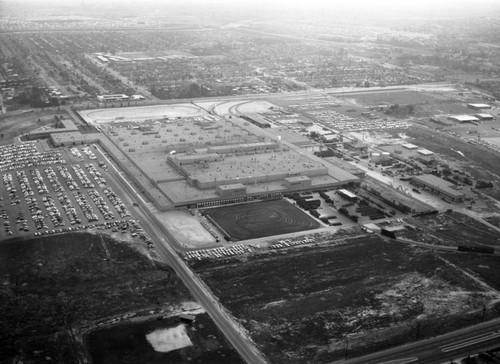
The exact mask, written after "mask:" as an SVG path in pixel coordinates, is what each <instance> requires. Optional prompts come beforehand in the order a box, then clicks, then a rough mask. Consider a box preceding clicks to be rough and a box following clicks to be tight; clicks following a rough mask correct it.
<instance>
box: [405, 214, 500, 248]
mask: <svg viewBox="0 0 500 364" xmlns="http://www.w3.org/2000/svg"><path fill="white" fill-rule="evenodd" d="M413 220H414V221H415V222H416V223H417V224H418V225H412V220H411V219H409V220H408V222H409V224H410V225H412V226H413V227H414V229H408V230H406V231H405V232H404V233H403V234H402V237H405V238H407V239H411V240H415V241H419V242H422V243H428V244H436V245H446V246H459V245H475V246H478V245H479V246H482V245H487V246H493V247H496V248H497V249H498V248H499V247H500V234H499V233H498V232H497V231H496V230H494V229H492V228H490V227H489V226H486V225H484V224H481V223H480V222H479V221H477V220H474V219H472V218H471V217H469V216H466V215H463V214H461V213H458V212H452V213H442V214H438V215H426V216H417V217H414V218H413Z"/></svg>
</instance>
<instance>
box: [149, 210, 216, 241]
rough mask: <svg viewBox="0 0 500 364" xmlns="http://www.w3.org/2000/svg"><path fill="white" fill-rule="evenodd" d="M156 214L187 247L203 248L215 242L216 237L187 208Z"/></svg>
mask: <svg viewBox="0 0 500 364" xmlns="http://www.w3.org/2000/svg"><path fill="white" fill-rule="evenodd" d="M156 216H157V217H158V219H159V220H160V221H161V222H163V223H164V224H165V226H166V227H167V229H168V231H170V232H171V233H172V235H173V236H175V238H176V239H177V241H178V242H179V243H180V244H181V245H182V246H184V247H185V248H190V249H201V248H206V247H208V246H210V245H213V244H214V243H215V238H214V237H213V236H212V235H211V234H210V233H209V232H208V231H207V229H205V228H204V227H203V226H202V225H201V224H200V223H199V222H198V220H196V219H195V217H194V216H192V215H191V214H190V213H189V212H188V211H186V210H178V211H168V212H158V213H157V214H156Z"/></svg>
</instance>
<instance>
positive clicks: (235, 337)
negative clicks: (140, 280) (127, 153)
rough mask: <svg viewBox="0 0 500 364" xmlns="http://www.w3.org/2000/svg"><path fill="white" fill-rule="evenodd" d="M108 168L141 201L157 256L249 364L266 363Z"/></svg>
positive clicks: (144, 222) (164, 231) (148, 212)
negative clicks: (168, 266)
mask: <svg viewBox="0 0 500 364" xmlns="http://www.w3.org/2000/svg"><path fill="white" fill-rule="evenodd" d="M103 155H104V154H103ZM105 158H106V157H105ZM106 159H107V158H106ZM108 164H109V165H110V166H111V167H112V169H114V171H115V172H116V174H117V181H118V182H119V183H120V185H121V187H122V188H123V189H124V190H125V191H127V192H128V194H129V195H130V196H134V200H136V199H138V200H139V201H140V203H138V204H137V206H134V209H135V212H136V216H139V220H140V221H141V223H142V226H143V228H144V230H145V231H146V232H147V233H148V235H149V236H150V238H151V240H153V242H154V243H155V246H156V250H157V253H158V254H159V255H160V256H161V258H162V259H163V261H164V262H166V263H168V264H169V265H170V266H171V267H172V268H173V269H174V271H175V272H176V273H177V275H178V276H179V277H180V278H181V280H182V281H183V283H184V284H185V285H186V287H187V288H188V289H189V290H190V291H191V293H192V294H193V296H194V297H195V298H196V300H197V301H198V302H199V303H200V304H201V305H202V306H203V308H204V309H205V310H206V311H207V312H208V314H209V315H210V317H211V318H212V319H213V320H214V322H215V324H216V325H217V326H218V327H219V329H220V330H221V331H222V333H223V334H224V335H225V336H226V338H227V339H228V340H229V342H230V343H231V344H232V345H233V347H234V348H235V349H236V350H237V351H238V353H239V354H240V355H241V357H242V358H243V359H244V360H245V361H246V362H247V363H251V364H260V363H266V360H265V359H264V357H263V356H262V354H261V353H260V352H259V351H258V350H257V348H256V347H255V345H254V343H253V342H252V341H250V339H249V338H248V337H246V335H244V334H243V333H242V332H241V330H239V329H238V324H237V323H236V322H235V321H234V320H233V318H232V317H231V316H230V314H229V313H228V312H227V311H226V310H225V308H224V307H223V306H222V305H221V304H220V303H219V302H218V300H217V299H216V297H215V296H214V295H213V293H212V292H211V291H210V289H209V288H208V287H207V286H206V285H205V283H204V282H203V281H202V280H201V279H200V278H199V277H198V276H197V275H196V274H195V273H194V272H193V271H192V270H191V269H190V268H189V267H188V266H187V265H186V263H185V262H184V261H183V260H182V259H181V258H180V257H179V255H178V254H177V253H176V252H175V250H174V249H173V248H172V246H171V245H170V242H171V241H172V242H173V241H174V240H175V238H174V237H173V236H172V235H171V234H170V232H169V231H168V230H167V229H166V228H165V227H164V226H163V224H161V222H160V221H159V220H158V219H157V218H156V216H154V214H153V213H152V212H151V210H150V209H149V208H148V206H147V203H146V202H145V201H144V200H143V199H142V198H141V197H140V194H139V193H137V192H136V191H135V190H134V188H133V187H132V186H131V185H130V183H129V182H128V181H127V180H125V179H124V178H123V175H122V174H121V173H120V171H118V170H117V169H116V167H115V165H114V164H113V163H111V161H109V159H108Z"/></svg>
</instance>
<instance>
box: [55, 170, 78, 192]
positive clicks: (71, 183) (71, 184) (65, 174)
mask: <svg viewBox="0 0 500 364" xmlns="http://www.w3.org/2000/svg"><path fill="white" fill-rule="evenodd" d="M57 170H58V171H59V173H60V174H61V176H62V178H63V180H64V182H65V183H66V186H68V188H69V189H70V190H79V189H80V186H78V183H76V181H75V180H74V179H73V176H72V175H71V173H69V171H68V168H66V167H65V166H57Z"/></svg>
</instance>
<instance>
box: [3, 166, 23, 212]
mask: <svg viewBox="0 0 500 364" xmlns="http://www.w3.org/2000/svg"><path fill="white" fill-rule="evenodd" d="M2 180H3V184H4V186H5V189H6V190H7V191H8V192H9V201H10V204H11V205H12V206H13V205H18V204H19V203H20V202H21V200H20V198H19V196H18V195H17V190H16V188H15V186H14V180H13V179H12V173H5V174H4V175H3V176H2Z"/></svg>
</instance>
